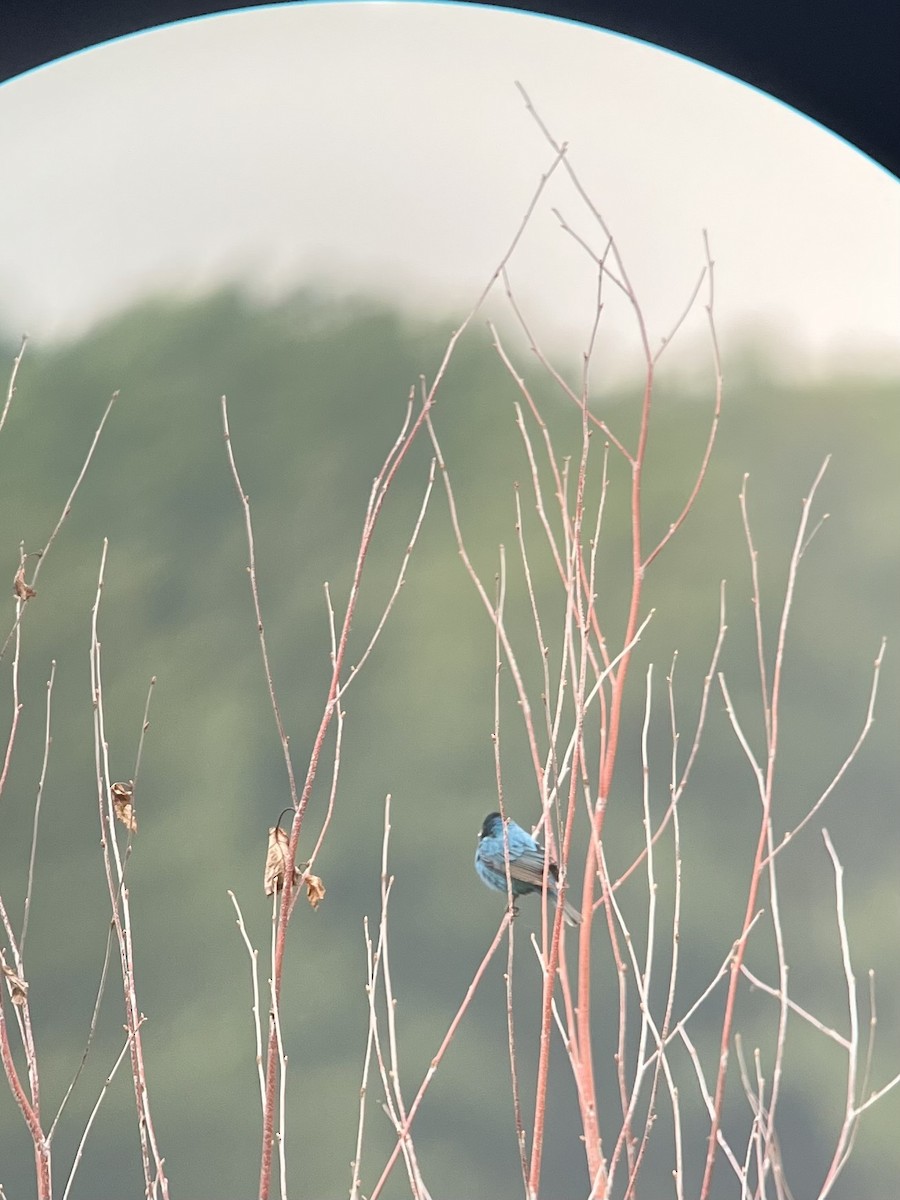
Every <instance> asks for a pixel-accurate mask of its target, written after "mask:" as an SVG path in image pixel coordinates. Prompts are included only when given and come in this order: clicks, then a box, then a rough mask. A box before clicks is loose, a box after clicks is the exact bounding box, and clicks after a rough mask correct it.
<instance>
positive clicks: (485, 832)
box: [478, 812, 503, 838]
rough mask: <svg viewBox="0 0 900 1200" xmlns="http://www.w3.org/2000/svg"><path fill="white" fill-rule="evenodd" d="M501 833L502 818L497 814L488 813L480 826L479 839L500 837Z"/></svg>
mask: <svg viewBox="0 0 900 1200" xmlns="http://www.w3.org/2000/svg"><path fill="white" fill-rule="evenodd" d="M502 833H503V818H502V817H501V816H500V814H499V813H498V812H492V813H488V815H487V816H486V817H485V818H484V823H483V824H482V826H481V833H479V835H478V836H479V838H486V837H500V835H501V834H502Z"/></svg>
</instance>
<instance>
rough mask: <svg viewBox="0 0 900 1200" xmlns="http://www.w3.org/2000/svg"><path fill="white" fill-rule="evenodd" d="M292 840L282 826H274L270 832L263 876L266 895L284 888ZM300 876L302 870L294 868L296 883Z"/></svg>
mask: <svg viewBox="0 0 900 1200" xmlns="http://www.w3.org/2000/svg"><path fill="white" fill-rule="evenodd" d="M289 845H290V838H289V837H288V835H287V833H286V832H285V830H283V829H282V828H281V826H280V825H273V826H272V828H271V829H270V830H269V847H268V849H267V850H266V869H265V872H264V874H263V887H264V888H265V891H266V895H267V896H271V895H272V894H273V893H274V892H280V891H281V889H282V888H283V887H284V872H285V868H286V866H287V857H288V846H289ZM299 876H300V870H299V868H298V867H297V866H296V864H295V866H294V882H295V883H296V882H297V879H298V878H299Z"/></svg>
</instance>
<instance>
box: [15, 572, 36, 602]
mask: <svg viewBox="0 0 900 1200" xmlns="http://www.w3.org/2000/svg"><path fill="white" fill-rule="evenodd" d="M13 595H14V596H16V597H17V598H18V599H19V600H31V599H32V598H33V597H34V596H36V595H37V592H36V591H35V590H34V588H33V587H32V586H31V585H30V584H28V583H26V582H25V567H24V564H23V565H22V566H21V567H19V569H18V571H16V577H15V579H14V580H13Z"/></svg>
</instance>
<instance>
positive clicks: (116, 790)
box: [109, 781, 137, 833]
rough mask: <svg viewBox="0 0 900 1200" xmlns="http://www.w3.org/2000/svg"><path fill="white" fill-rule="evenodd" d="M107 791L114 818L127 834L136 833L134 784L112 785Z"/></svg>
mask: <svg viewBox="0 0 900 1200" xmlns="http://www.w3.org/2000/svg"><path fill="white" fill-rule="evenodd" d="M109 790H110V791H111V792H112V798H113V809H114V810H115V814H116V817H117V818H118V819H119V820H120V821H121V822H122V824H123V825H124V826H125V828H126V829H127V830H128V831H129V833H137V817H136V816H135V815H134V784H133V783H132V782H130V781H129V782H128V783H114V784H113V785H112V787H111V788H110V789H109Z"/></svg>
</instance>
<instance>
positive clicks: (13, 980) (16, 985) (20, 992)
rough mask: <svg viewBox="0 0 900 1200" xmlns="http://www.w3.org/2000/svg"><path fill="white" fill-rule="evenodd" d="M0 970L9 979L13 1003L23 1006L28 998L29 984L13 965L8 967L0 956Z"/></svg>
mask: <svg viewBox="0 0 900 1200" xmlns="http://www.w3.org/2000/svg"><path fill="white" fill-rule="evenodd" d="M0 971H2V972H3V974H4V975H5V976H6V978H7V979H8V980H9V991H10V996H11V997H12V1002H13V1004H18V1005H19V1006H20V1007H21V1005H23V1004H24V1003H25V1001H26V1000H27V999H28V984H27V983H26V982H25V980H24V979H23V978H22V976H21V975H17V974H16V973H15V971H14V970H13V969H12V967H8V966H7V965H6V963H5V962H4V961H3V959H2V958H0Z"/></svg>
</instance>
